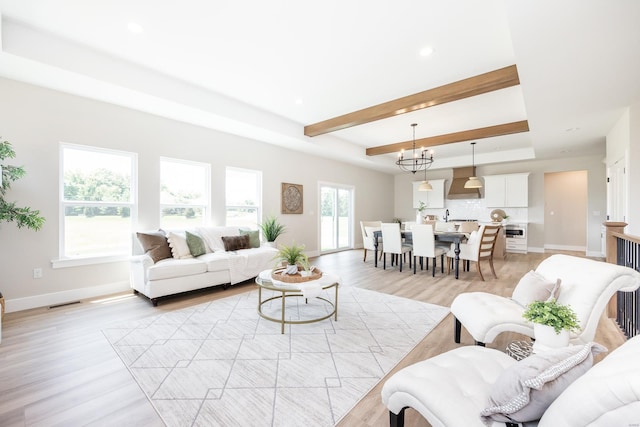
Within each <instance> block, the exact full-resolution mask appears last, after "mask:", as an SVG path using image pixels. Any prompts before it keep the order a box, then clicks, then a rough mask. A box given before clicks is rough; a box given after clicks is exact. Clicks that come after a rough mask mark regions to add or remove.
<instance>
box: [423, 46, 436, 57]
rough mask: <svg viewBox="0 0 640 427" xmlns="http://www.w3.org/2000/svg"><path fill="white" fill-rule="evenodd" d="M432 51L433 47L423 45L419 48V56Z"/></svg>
mask: <svg viewBox="0 0 640 427" xmlns="http://www.w3.org/2000/svg"><path fill="white" fill-rule="evenodd" d="M432 53H433V48H432V47H431V46H427V47H423V48H422V49H420V56H429V55H431V54H432Z"/></svg>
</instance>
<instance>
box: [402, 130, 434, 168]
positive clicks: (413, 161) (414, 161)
mask: <svg viewBox="0 0 640 427" xmlns="http://www.w3.org/2000/svg"><path fill="white" fill-rule="evenodd" d="M416 126H418V124H417V123H413V124H411V127H412V128H413V148H412V149H411V151H412V152H411V156H410V157H406V158H405V156H404V149H402V150H401V151H400V152H399V153H398V160H396V165H398V167H399V168H400V169H402V170H403V171H405V172H411V173H413V174H415V173H416V172H418V171H420V170H423V169H424V170H427V169H428V168H429V167H430V166H431V165H432V164H433V151H430V152H427V150H426V149H425V148H424V147H422V148H420V150H419V152H418V151H417V150H416Z"/></svg>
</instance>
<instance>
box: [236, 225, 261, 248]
mask: <svg viewBox="0 0 640 427" xmlns="http://www.w3.org/2000/svg"><path fill="white" fill-rule="evenodd" d="M240 235H241V236H244V235H247V236H249V245H250V246H251V247H252V248H259V247H260V232H259V231H258V230H244V229H240Z"/></svg>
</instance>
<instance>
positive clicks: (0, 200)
mask: <svg viewBox="0 0 640 427" xmlns="http://www.w3.org/2000/svg"><path fill="white" fill-rule="evenodd" d="M15 156H16V153H15V151H13V148H12V147H11V143H9V142H8V141H2V142H0V161H1V160H5V159H7V158H11V159H12V158H14V157H15ZM0 167H1V171H2V185H1V186H0V222H15V223H16V225H17V226H18V228H22V227H26V228H30V229H32V230H36V231H37V230H40V229H41V228H42V226H43V225H44V222H45V219H44V217H42V216H40V211H38V210H32V209H31V208H29V207H19V206H16V203H15V202H9V201H7V200H6V199H5V196H6V193H7V190H9V189H10V188H11V183H12V182H13V181H16V180H18V179H20V178H22V177H23V176H25V174H26V171H25V170H24V168H23V167H22V166H12V165H5V164H1V165H0Z"/></svg>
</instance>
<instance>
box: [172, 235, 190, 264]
mask: <svg viewBox="0 0 640 427" xmlns="http://www.w3.org/2000/svg"><path fill="white" fill-rule="evenodd" d="M167 241H168V242H169V247H170V248H171V254H172V255H173V257H174V258H177V259H184V258H192V257H193V255H191V251H190V250H189V245H187V238H186V237H185V235H184V234H180V233H176V232H173V231H169V232H168V233H167Z"/></svg>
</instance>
